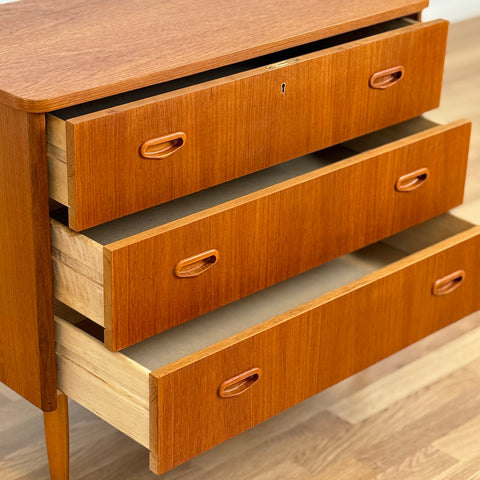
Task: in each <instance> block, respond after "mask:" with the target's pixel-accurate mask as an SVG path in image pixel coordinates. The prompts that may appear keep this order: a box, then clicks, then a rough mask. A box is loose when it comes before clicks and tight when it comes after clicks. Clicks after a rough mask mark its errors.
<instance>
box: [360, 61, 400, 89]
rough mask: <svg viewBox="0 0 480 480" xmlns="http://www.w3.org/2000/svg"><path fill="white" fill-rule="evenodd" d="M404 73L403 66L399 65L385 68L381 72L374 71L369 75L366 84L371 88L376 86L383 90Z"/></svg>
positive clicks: (398, 79) (394, 82)
mask: <svg viewBox="0 0 480 480" xmlns="http://www.w3.org/2000/svg"><path fill="white" fill-rule="evenodd" d="M404 74H405V67H403V66H402V65H399V66H398V67H393V68H387V69H386V70H382V71H381V72H377V73H374V74H373V75H372V76H371V77H370V81H369V82H368V84H369V85H370V87H372V88H377V89H380V90H385V89H386V88H388V87H391V86H392V85H395V84H396V83H397V82H398V81H400V80H401V79H402V78H403V75H404Z"/></svg>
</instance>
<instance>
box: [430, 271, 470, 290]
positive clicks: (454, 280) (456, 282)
mask: <svg viewBox="0 0 480 480" xmlns="http://www.w3.org/2000/svg"><path fill="white" fill-rule="evenodd" d="M464 280H465V271H464V270H457V271H456V272H453V273H451V274H450V275H446V276H445V277H443V278H440V279H438V280H437V281H436V282H435V283H434V284H433V288H432V293H433V294H434V295H436V296H441V295H448V294H449V293H452V292H453V291H454V290H456V289H457V288H458V287H459V286H460V285H461V284H462V283H463V281H464Z"/></svg>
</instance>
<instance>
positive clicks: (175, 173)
mask: <svg viewBox="0 0 480 480" xmlns="http://www.w3.org/2000/svg"><path fill="white" fill-rule="evenodd" d="M447 26H448V24H447V22H444V21H436V22H431V23H429V24H414V25H410V26H407V27H404V28H401V29H398V30H394V31H390V32H385V33H382V34H379V35H374V36H372V37H368V38H365V39H361V40H358V41H355V42H351V43H349V44H346V45H340V46H337V47H332V48H330V49H325V50H322V51H320V52H315V53H311V54H307V55H304V56H302V57H298V58H294V59H292V60H291V61H287V62H280V63H279V64H278V65H273V66H271V67H269V68H265V67H260V68H258V69H254V70H250V71H247V72H242V73H239V74H235V75H232V76H230V77H226V78H222V79H217V80H212V81H211V82H206V83H203V84H200V85H195V86H192V87H187V88H185V89H180V90H177V91H173V92H169V93H166V94H163V95H159V96H156V97H153V98H149V99H144V100H139V101H137V102H133V103H129V104H126V105H119V106H116V107H113V108H111V109H107V110H104V111H100V112H95V113H91V114H87V115H83V116H80V117H76V118H73V119H70V120H68V121H67V123H66V127H67V128H66V137H67V140H66V145H67V150H66V159H67V164H68V167H67V168H68V170H69V171H72V172H73V170H74V172H75V176H74V177H73V176H69V177H68V182H69V186H68V190H69V191H68V197H69V205H70V212H69V223H70V226H71V227H72V228H73V229H75V230H83V229H85V228H88V227H91V226H94V225H97V224H99V223H103V222H105V221H108V220H112V219H114V218H118V217H120V216H123V215H127V214H130V213H132V212H136V211H139V210H142V209H145V208H148V207H151V206H153V205H156V204H159V203H162V202H166V201H168V200H171V199H173V198H178V197H180V196H183V195H187V194H189V193H192V192H196V191H198V190H201V189H203V188H207V187H209V186H212V185H217V184H219V183H222V182H225V181H227V180H231V179H232V178H236V177H239V176H242V175H246V174H248V173H251V172H253V171H257V170H260V169H262V168H267V167H269V166H271V165H275V164H278V163H280V162H284V161H286V160H289V159H292V158H296V157H299V156H302V155H305V154H306V153H309V152H313V151H315V150H319V149H322V148H325V147H328V146H330V145H333V144H336V143H339V142H342V141H344V140H348V139H351V138H353V137H356V136H359V135H363V134H365V133H368V132H371V131H374V130H377V129H380V128H383V127H386V126H389V125H393V124H395V123H398V122H401V121H403V120H406V119H408V118H412V117H414V116H417V115H420V114H421V113H423V112H425V111H427V110H430V109H432V108H435V107H436V106H438V102H439V99H440V89H441V80H442V72H443V59H444V55H445V42H446V35H447ZM427 46H428V54H427V50H426V49H427ZM413 52H415V53H413ZM398 64H401V65H403V66H404V68H405V76H404V78H402V80H401V81H399V82H398V83H397V84H395V85H393V86H392V87H390V88H388V89H386V90H374V89H372V88H370V87H369V84H368V82H369V78H370V76H371V75H372V74H373V73H375V72H378V71H380V70H383V69H385V68H386V67H390V66H392V65H398ZM282 84H285V85H286V91H285V94H282V89H281V85H282ZM338 112H344V114H343V115H339V114H338ZM345 115H346V116H347V117H348V119H349V121H348V122H346V121H345V120H344V119H345ZM178 131H181V132H185V134H186V142H185V144H184V146H183V147H182V148H181V149H179V150H178V151H176V152H175V153H173V154H172V155H171V156H169V157H168V158H165V159H162V160H151V159H144V158H142V157H141V156H140V154H139V148H140V146H141V145H142V144H143V143H144V142H145V141H146V140H148V139H152V138H156V137H159V136H161V135H167V134H171V133H173V132H178ZM65 180H66V181H67V179H65Z"/></svg>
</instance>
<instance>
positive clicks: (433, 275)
mask: <svg viewBox="0 0 480 480" xmlns="http://www.w3.org/2000/svg"><path fill="white" fill-rule="evenodd" d="M403 250H406V251H407V252H408V253H410V255H409V254H408V253H407V252H405V251H403ZM479 251H480V227H472V225H471V224H469V223H468V222H465V221H463V220H459V219H456V218H455V217H452V216H450V215H444V216H441V217H437V218H436V219H433V220H430V221H429V222H426V223H424V224H422V225H419V226H417V227H414V228H412V229H411V230H409V231H407V232H402V233H401V234H400V237H397V238H395V237H393V238H390V239H388V240H387V241H386V243H384V244H374V245H372V246H370V247H367V248H365V249H363V250H361V251H359V252H355V253H353V254H349V255H346V256H344V257H341V258H338V259H335V260H333V261H332V262H329V263H327V264H325V265H322V266H320V267H318V268H316V269H314V270H311V271H309V272H306V273H304V274H302V275H300V276H297V277H295V278H292V279H290V280H287V281H285V282H282V283H280V284H277V285H275V286H273V287H271V288H268V289H266V290H263V291H262V292H259V293H257V294H254V295H251V296H249V297H247V298H244V299H242V300H239V301H238V302H235V303H233V304H230V305H228V306H226V307H223V308H221V309H219V310H217V311H215V312H211V313H209V314H207V315H204V316H202V317H199V318H197V319H195V320H193V321H191V322H188V323H187V324H184V325H181V326H179V327H176V328H174V329H172V330H169V331H168V332H165V333H162V334H160V335H157V336H156V337H152V338H150V339H148V340H145V341H144V342H141V343H139V344H137V345H135V346H133V347H130V348H128V349H126V350H124V351H123V352H122V353H119V352H117V353H112V352H109V351H107V350H106V349H105V348H104V347H103V344H102V342H101V341H98V340H96V339H95V338H93V337H92V336H91V335H89V334H88V333H85V332H84V331H83V330H82V329H81V328H83V329H87V330H89V329H90V328H91V327H92V325H91V322H89V321H87V320H84V319H82V318H81V317H80V316H79V315H78V314H77V313H75V312H72V311H71V310H69V309H67V308H65V307H61V308H59V309H58V310H57V318H56V322H57V333H56V339H57V362H58V375H59V388H60V389H61V390H62V391H63V392H65V393H66V394H67V395H68V396H70V397H71V398H73V399H74V400H76V401H77V402H79V403H80V404H82V405H84V406H86V407H87V408H89V409H90V410H92V411H93V412H95V413H97V414H98V415H99V416H100V417H102V418H104V419H105V420H106V421H107V422H109V423H111V424H112V425H114V426H115V427H116V428H118V429H119V430H122V431H124V432H125V433H127V434H128V435H130V436H131V437H132V438H134V439H135V440H137V441H138V442H140V443H141V444H143V445H144V446H146V447H147V448H149V449H150V451H151V468H152V470H154V471H155V472H157V473H161V472H164V471H166V470H168V469H171V468H173V467H175V466H176V465H178V464H180V463H182V462H184V461H186V460H188V459H190V458H192V457H193V456H195V455H198V454H199V453H201V452H203V451H205V450H207V449H209V448H211V447H213V446H214V445H217V444H218V443H220V442H222V441H224V440H226V439H228V438H230V437H232V436H234V435H237V434H239V433H240V432H242V431H244V430H246V429H248V428H251V427H253V426H254V425H256V424H258V423H260V422H262V421H264V420H266V419H267V418H269V417H271V416H273V415H275V414H277V413H279V412H281V411H282V410H285V409H287V408H289V407H291V406H293V405H295V404H297V403H299V402H301V401H302V400H304V399H306V398H307V397H309V396H311V395H314V394H315V393H317V392H319V391H321V390H323V389H325V388H327V387H329V386H331V385H333V384H335V383H336V382H338V381H340V380H342V379H344V378H346V377H348V376H350V375H352V374H354V373H356V372H358V371H359V370H361V369H363V368H365V367H367V366H369V365H371V364H373V363H375V362H377V361H379V360H380V359H382V358H384V357H386V356H388V355H390V354H392V353H394V352H396V351H398V350H400V349H402V348H404V347H406V346H407V345H409V344H411V343H413V342H415V341H417V340H419V339H421V338H422V337H424V336H426V335H428V334H430V333H432V332H434V331H436V330H438V329H440V328H442V327H444V326H446V325H447V324H449V323H451V322H453V321H455V320H458V319H460V318H462V317H463V316H466V315H468V314H470V313H472V312H473V311H475V310H477V309H479V308H480V295H479V285H480V257H479V253H478V252H479ZM411 252H413V253H411ZM74 324H76V325H74ZM97 329H98V328H97ZM99 333H100V334H101V332H99Z"/></svg>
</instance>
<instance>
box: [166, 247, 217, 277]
mask: <svg viewBox="0 0 480 480" xmlns="http://www.w3.org/2000/svg"><path fill="white" fill-rule="evenodd" d="M219 257H220V254H219V253H218V251H217V250H214V249H212V250H207V251H206V252H202V253H199V254H198V255H194V256H193V257H188V258H184V259H183V260H180V261H179V262H178V263H177V264H176V265H175V275H176V276H177V277H179V278H186V277H196V276H197V275H200V274H201V273H203V272H206V271H207V270H208V269H209V268H212V267H213V266H214V265H215V264H216V263H217V260H218V258H219Z"/></svg>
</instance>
